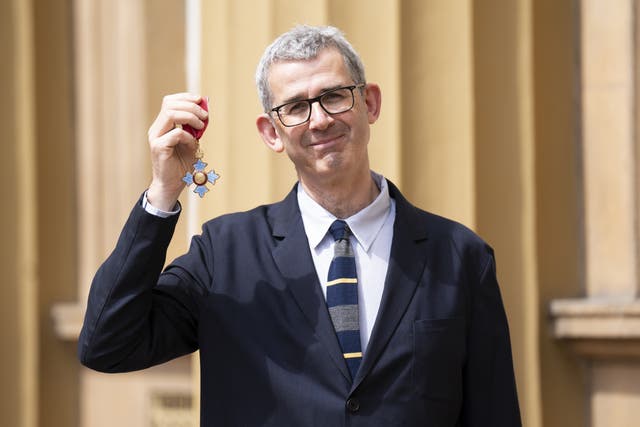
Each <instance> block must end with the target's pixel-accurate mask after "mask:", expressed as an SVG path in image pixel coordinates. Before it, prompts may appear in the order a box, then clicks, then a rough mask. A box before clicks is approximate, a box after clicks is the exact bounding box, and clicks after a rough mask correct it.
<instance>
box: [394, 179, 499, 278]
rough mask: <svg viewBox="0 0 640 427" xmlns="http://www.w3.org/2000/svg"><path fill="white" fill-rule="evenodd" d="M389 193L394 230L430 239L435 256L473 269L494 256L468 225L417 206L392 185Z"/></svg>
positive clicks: (417, 237)
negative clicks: (403, 230) (392, 208)
mask: <svg viewBox="0 0 640 427" xmlns="http://www.w3.org/2000/svg"><path fill="white" fill-rule="evenodd" d="M390 192H391V195H392V197H393V198H394V200H395V202H396V227H395V229H396V230H399V229H405V230H406V232H409V233H411V235H412V236H413V237H414V240H418V239H420V240H426V241H428V243H429V245H428V246H429V247H430V248H431V249H432V250H433V251H434V255H436V256H437V255H440V254H447V256H449V257H454V258H457V259H459V260H461V261H463V262H464V264H466V265H468V266H473V268H474V270H476V269H477V270H482V269H483V268H484V267H486V265H487V263H488V262H489V261H491V260H492V259H493V257H494V253H493V249H492V248H491V246H490V245H489V244H488V243H487V242H486V241H485V240H484V239H483V238H481V237H480V236H479V235H478V234H477V233H476V232H475V231H473V230H471V229H470V228H469V227H467V226H466V225H464V224H461V223H460V222H458V221H455V220H453V219H450V218H445V217H443V216H441V215H437V214H435V213H432V212H427V211H425V210H423V209H420V208H418V207H416V206H414V205H413V204H411V203H410V202H409V201H408V200H407V199H406V198H404V196H403V195H402V193H400V191H399V190H398V189H397V188H396V187H395V186H393V184H390Z"/></svg>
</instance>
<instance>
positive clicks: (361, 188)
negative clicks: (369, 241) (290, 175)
mask: <svg viewBox="0 0 640 427" xmlns="http://www.w3.org/2000/svg"><path fill="white" fill-rule="evenodd" d="M300 184H301V185H302V188H304V191H305V192H306V193H307V194H308V195H309V197H311V198H312V199H313V200H315V201H316V203H318V204H319V205H320V206H322V207H323V208H325V209H326V210H328V211H329V212H331V213H332V214H333V215H335V216H336V218H340V219H344V218H348V217H350V216H352V215H354V214H356V213H357V212H359V211H361V210H362V209H364V208H365V207H367V206H368V205H370V204H371V202H373V201H374V200H375V198H376V197H378V194H379V193H380V189H378V186H377V185H376V183H375V181H374V180H373V178H372V177H371V172H370V171H369V170H367V171H366V175H363V176H359V177H354V179H351V180H345V179H343V178H342V179H339V180H338V179H333V180H331V181H330V182H318V181H309V180H307V179H302V177H300Z"/></svg>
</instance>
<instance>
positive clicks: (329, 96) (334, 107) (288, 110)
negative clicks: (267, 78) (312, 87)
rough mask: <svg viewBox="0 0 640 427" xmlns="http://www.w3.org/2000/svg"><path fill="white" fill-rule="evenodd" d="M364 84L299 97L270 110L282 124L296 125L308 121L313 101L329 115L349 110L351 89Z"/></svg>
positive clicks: (351, 106) (352, 102)
mask: <svg viewBox="0 0 640 427" xmlns="http://www.w3.org/2000/svg"><path fill="white" fill-rule="evenodd" d="M364 86H365V84H364V83H361V84H357V85H351V86H343V87H339V88H336V89H331V90H328V91H326V92H324V93H323V94H321V95H319V96H316V97H315V98H310V99H300V100H297V101H291V102H287V103H285V104H282V105H278V106H277V107H274V108H272V109H271V111H272V112H273V111H275V112H276V114H278V118H279V119H280V122H282V124H283V125H284V126H286V127H293V126H298V125H301V124H303V123H306V122H308V121H309V119H310V118H311V106H312V105H313V103H314V102H318V103H320V106H321V107H322V109H323V110H324V111H326V112H327V114H331V115H333V114H340V113H344V112H346V111H349V110H351V109H352V108H353V105H354V102H355V101H354V97H353V90H354V89H356V88H358V89H359V88H362V87H364Z"/></svg>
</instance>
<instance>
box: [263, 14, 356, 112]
mask: <svg viewBox="0 0 640 427" xmlns="http://www.w3.org/2000/svg"><path fill="white" fill-rule="evenodd" d="M326 48H335V49H337V50H338V51H339V52H340V54H341V55H342V58H343V59H344V63H345V65H346V66H347V69H348V70H349V74H350V75H351V78H353V81H354V83H356V84H360V83H365V81H366V80H365V76H364V65H363V64H362V60H361V59H360V56H359V55H358V54H357V52H356V51H355V49H354V48H353V46H351V44H350V43H349V42H348V41H347V39H346V38H345V37H344V34H343V33H342V32H341V31H340V30H338V29H337V28H335V27H328V26H327V27H313V26H310V25H297V26H295V27H294V28H292V29H291V30H289V31H287V32H286V33H284V34H282V35H281V36H280V37H278V38H277V39H276V40H275V41H274V42H273V43H271V45H269V47H267V49H266V50H265V51H264V54H263V55H262V58H260V62H259V63H258V69H257V70H256V85H257V86H258V96H259V97H260V102H261V103H262V108H264V111H265V112H269V110H271V103H272V102H273V99H272V94H271V88H270V87H269V70H270V68H271V65H272V64H274V63H276V62H278V61H287V60H293V61H306V60H309V59H313V58H315V57H317V56H318V54H319V53H320V51H321V50H323V49H326Z"/></svg>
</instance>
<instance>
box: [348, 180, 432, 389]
mask: <svg viewBox="0 0 640 427" xmlns="http://www.w3.org/2000/svg"><path fill="white" fill-rule="evenodd" d="M387 182H388V183H389V193H390V195H391V197H393V199H394V200H395V202H396V218H395V223H394V225H393V242H392V244H391V254H390V257H389V267H388V270H387V277H386V279H385V285H384V291H383V293H382V301H381V303H380V309H379V312H378V315H377V317H376V322H375V325H374V327H373V331H372V332H371V337H370V339H369V345H368V346H367V349H366V351H365V355H364V358H363V360H362V365H360V369H359V370H358V374H357V375H356V378H355V381H354V382H353V387H352V390H353V389H355V388H356V387H357V386H358V385H359V384H360V383H361V382H362V380H363V379H364V377H365V376H366V375H367V374H368V373H369V371H370V370H371V368H372V367H373V365H374V364H375V362H376V360H377V359H378V358H379V357H380V355H381V354H382V352H383V350H384V348H385V347H386V345H387V343H388V341H389V339H390V338H391V336H392V335H393V333H394V331H395V330H396V327H397V326H398V323H399V322H400V319H401V318H402V316H403V315H404V313H405V311H406V309H407V306H408V305H409V303H410V302H411V299H412V298H413V294H414V291H415V289H416V286H417V284H418V282H419V281H420V277H421V276H422V273H423V271H424V268H425V264H426V253H427V251H426V250H425V246H426V243H427V236H426V229H425V228H420V227H419V225H420V224H421V223H424V221H421V220H420V216H421V215H420V211H419V210H418V209H417V208H415V207H414V206H412V205H411V204H410V203H409V202H408V201H407V200H406V199H405V198H404V197H402V195H401V194H400V191H398V189H397V188H396V187H395V186H394V185H393V184H392V183H391V182H389V181H387Z"/></svg>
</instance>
